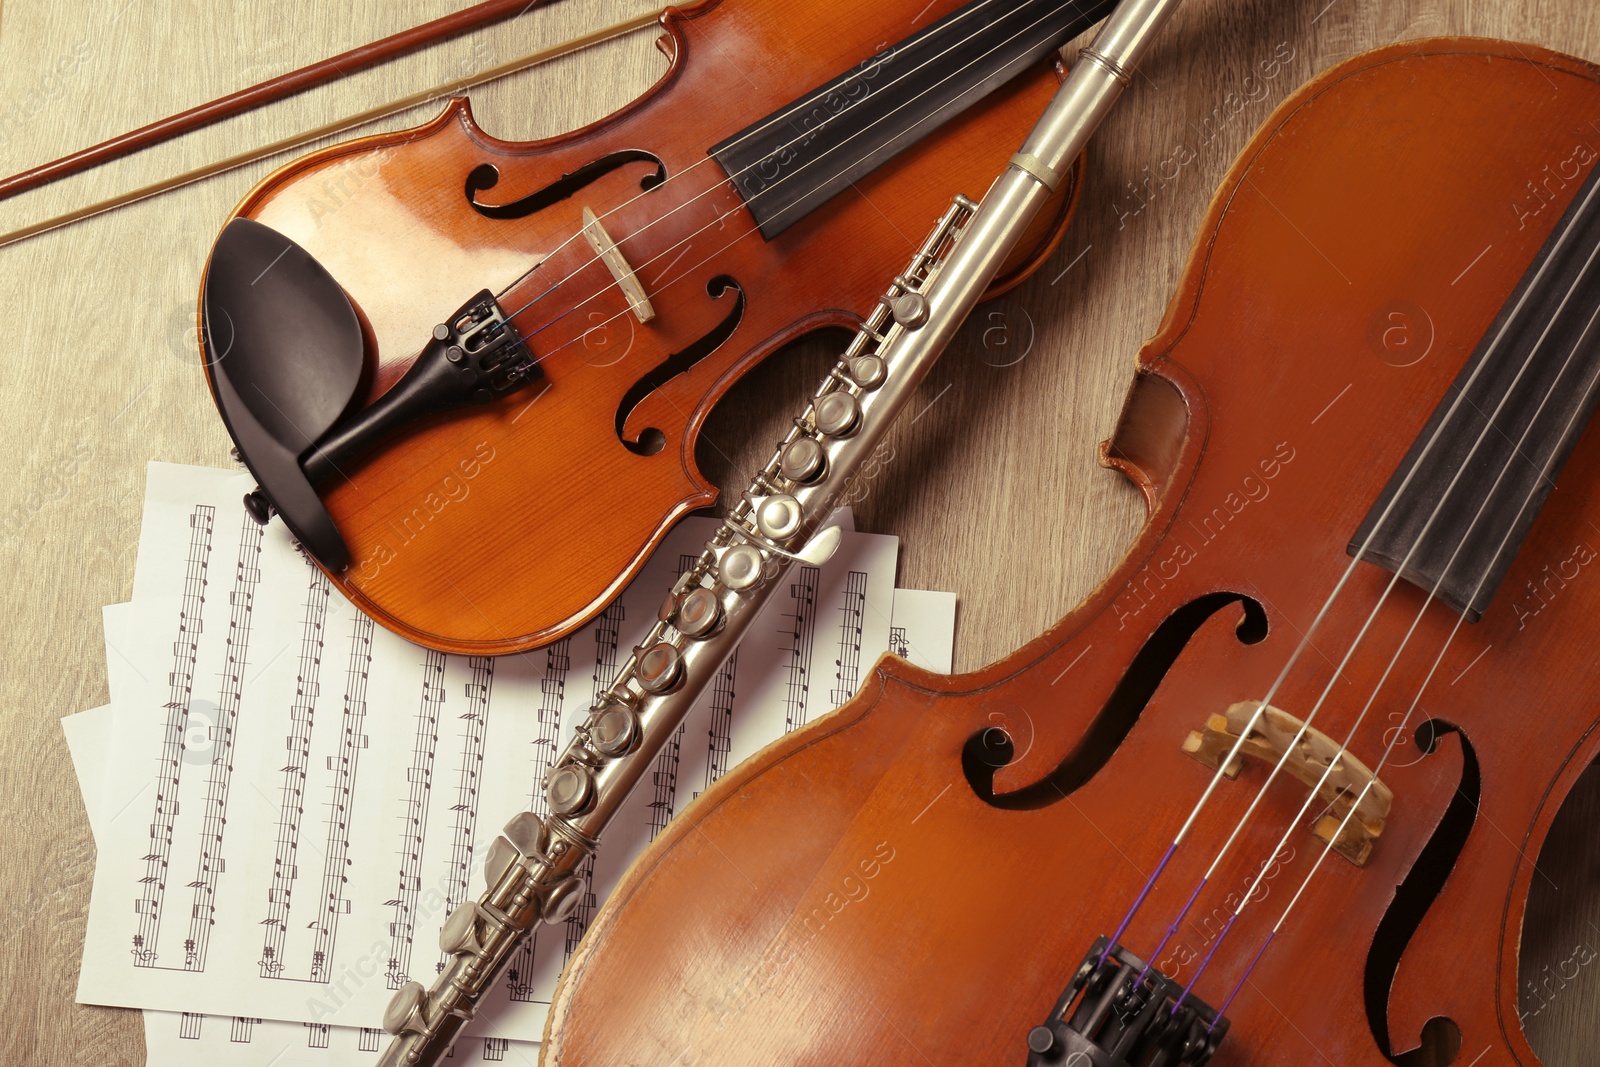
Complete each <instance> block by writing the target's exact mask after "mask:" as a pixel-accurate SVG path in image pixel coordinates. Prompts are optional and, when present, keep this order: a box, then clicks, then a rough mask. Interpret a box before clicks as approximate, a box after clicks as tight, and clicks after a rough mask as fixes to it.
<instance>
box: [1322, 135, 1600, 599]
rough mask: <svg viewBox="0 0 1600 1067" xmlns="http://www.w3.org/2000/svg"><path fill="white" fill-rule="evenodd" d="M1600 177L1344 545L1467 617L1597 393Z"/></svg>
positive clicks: (1532, 514) (1498, 575) (1535, 510)
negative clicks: (1428, 592) (1347, 542)
mask: <svg viewBox="0 0 1600 1067" xmlns="http://www.w3.org/2000/svg"><path fill="white" fill-rule="evenodd" d="M1597 178H1600V167H1597V168H1594V169H1591V171H1590V173H1589V176H1588V178H1587V179H1586V180H1585V182H1584V183H1583V186H1582V188H1580V189H1579V190H1578V192H1577V195H1575V196H1574V197H1573V198H1572V202H1571V204H1569V205H1568V207H1567V210H1566V213H1565V214H1564V215H1563V216H1562V218H1561V220H1560V221H1559V222H1558V223H1557V224H1556V227H1555V229H1554V230H1553V231H1552V233H1551V235H1550V237H1549V239H1548V240H1547V241H1546V242H1545V244H1544V247H1543V248H1541V249H1540V251H1539V254H1538V255H1537V256H1536V257H1535V258H1534V261H1533V263H1532V265H1531V266H1530V267H1529V268H1528V270H1527V272H1526V273H1525V274H1524V275H1523V277H1522V279H1521V281H1519V282H1518V283H1517V287H1516V289H1515V291H1513V292H1512V294H1511V297H1510V299H1508V300H1507V301H1506V303H1505V304H1504V306H1502V307H1501V309H1500V313H1499V314H1498V315H1497V316H1496V317H1495V321H1494V324H1493V325H1492V326H1490V328H1489V331H1488V333H1486V334H1485V335H1484V337H1483V340H1482V341H1480V342H1479V343H1478V348H1477V350H1476V351H1475V352H1474V353H1473V356H1472V358H1471V359H1470V360H1468V361H1467V364H1466V366H1465V367H1464V368H1462V370H1461V372H1460V374H1458V375H1457V376H1456V379H1455V381H1454V382H1452V383H1451V385H1450V388H1449V390H1448V391H1447V392H1446V393H1445V396H1444V398H1443V399H1442V400H1440V401H1439V404H1438V406H1437V407H1436V408H1435V409H1434V411H1433V415H1432V417H1431V418H1429V420H1428V423H1427V425H1426V426H1424V427H1423V429H1422V433H1421V434H1419V435H1418V437H1417V439H1416V440H1415V441H1414V442H1412V445H1411V448H1410V450H1409V451H1408V452H1407V453H1406V457H1405V459H1404V460H1402V461H1401V463H1400V466H1399V468H1398V469H1397V470H1396V471H1395V473H1394V475H1393V476H1392V477H1391V478H1390V479H1389V482H1388V484H1387V485H1386V486H1385V487H1384V491H1383V493H1382V495H1381V496H1380V497H1379V498H1378V502H1377V503H1376V504H1374V505H1373V506H1372V508H1371V510H1370V511H1368V512H1367V515H1366V517H1365V518H1364V519H1363V520H1362V522H1361V525H1360V527H1359V528H1358V529H1357V530H1356V534H1355V537H1354V538H1352V539H1351V541H1350V544H1349V547H1348V551H1349V553H1350V554H1351V555H1355V554H1356V553H1358V552H1360V553H1361V558H1362V559H1365V560H1368V561H1370V562H1373V563H1377V564H1378V565H1380V566H1382V567H1384V568H1385V569H1387V570H1389V571H1391V572H1394V571H1398V572H1399V573H1400V574H1401V576H1402V577H1404V578H1405V579H1406V580H1407V581H1409V582H1411V583H1413V584H1414V585H1417V586H1419V587H1421V588H1422V589H1424V590H1427V591H1430V592H1431V591H1434V590H1435V589H1436V588H1437V593H1436V595H1437V596H1438V598H1439V599H1440V600H1443V601H1444V602H1445V603H1447V604H1449V605H1450V606H1451V607H1453V608H1455V609H1456V610H1457V611H1460V612H1463V613H1465V615H1466V617H1467V620H1468V621H1469V622H1477V621H1478V619H1480V618H1481V617H1482V616H1483V612H1484V611H1485V609H1487V607H1488V606H1489V603H1490V601H1491V599H1492V598H1493V597H1494V594H1495V590H1496V589H1497V588H1499V586H1500V583H1501V581H1502V580H1503V579H1504V578H1505V575H1506V571H1507V569H1509V568H1510V566H1511V561H1512V559H1513V558H1515V556H1516V554H1517V549H1518V548H1519V547H1521V545H1522V541H1523V539H1524V538H1525V537H1526V536H1527V533H1528V529H1529V528H1530V527H1531V526H1532V525H1533V520H1534V519H1535V518H1536V517H1537V516H1538V514H1539V510H1540V508H1541V507H1542V506H1543V504H1544V501H1545V499H1546V498H1547V497H1548V496H1549V495H1550V490H1551V489H1553V488H1554V487H1555V482H1556V478H1557V477H1558V476H1559V475H1560V473H1561V468H1562V466H1563V465H1564V464H1565V463H1566V461H1567V457H1568V456H1569V455H1570V454H1571V452H1572V449H1573V446H1574V445H1576V444H1577V441H1578V436H1579V435H1580V434H1581V433H1582V432H1583V428H1584V426H1585V424H1586V423H1587V422H1588V421H1589V416H1590V415H1591V414H1592V413H1593V411H1594V407H1595V402H1596V399H1597V398H1600V184H1597ZM1391 502H1392V507H1391ZM1386 513H1387V514H1386ZM1369 538H1370V543H1368V539H1369ZM1363 544H1365V545H1366V547H1365V550H1364V551H1363V549H1362V546H1363Z"/></svg>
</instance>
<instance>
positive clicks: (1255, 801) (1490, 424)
mask: <svg viewBox="0 0 1600 1067" xmlns="http://www.w3.org/2000/svg"><path fill="white" fill-rule="evenodd" d="M1581 218H1582V209H1581V208H1580V210H1579V212H1577V213H1575V214H1574V215H1573V217H1572V220H1571V222H1570V223H1569V226H1568V232H1570V230H1571V228H1573V227H1575V226H1576V225H1577V223H1578V222H1579V221H1580V219H1581ZM1596 255H1600V245H1597V246H1596V248H1595V249H1594V250H1592V251H1591V252H1590V253H1589V257H1588V259H1586V260H1585V261H1584V264H1583V266H1582V267H1581V268H1580V269H1579V271H1578V273H1577V275H1576V276H1575V277H1574V279H1573V282H1572V284H1571V286H1569V287H1568V289H1567V291H1566V293H1565V294H1564V295H1563V296H1562V299H1561V301H1560V303H1559V304H1558V305H1557V307H1556V309H1555V310H1554V311H1553V312H1552V313H1551V315H1550V318H1549V320H1548V321H1547V322H1546V323H1545V325H1544V328H1543V330H1541V331H1540V333H1539V336H1538V337H1537V338H1536V340H1535V342H1534V344H1533V346H1532V347H1531V348H1530V350H1529V352H1528V356H1527V358H1526V359H1524V361H1523V363H1522V366H1521V367H1519V368H1518V370H1517V374H1516V377H1515V378H1514V379H1513V380H1512V382H1511V384H1510V385H1509V386H1508V387H1507V389H1506V391H1505V392H1504V393H1503V394H1502V395H1501V397H1500V399H1499V402H1498V403H1497V404H1496V405H1495V409H1494V412H1493V413H1492V414H1491V415H1490V416H1489V417H1488V418H1487V420H1486V421H1485V425H1484V428H1483V430H1482V431H1481V432H1480V433H1479V435H1478V439H1477V440H1476V441H1475V442H1474V443H1473V446H1472V449H1471V451H1469V452H1468V453H1467V456H1466V458H1465V459H1464V460H1462V465H1461V466H1460V467H1459V468H1458V469H1457V470H1456V473H1455V475H1454V476H1453V477H1452V478H1451V480H1450V483H1449V484H1448V485H1447V486H1446V487H1445V490H1444V492H1443V493H1442V494H1441V495H1440V497H1439V500H1438V501H1437V503H1435V505H1434V508H1433V511H1432V513H1431V514H1430V515H1429V516H1428V520H1427V522H1426V523H1425V524H1424V525H1423V527H1422V529H1421V531H1419V532H1418V534H1417V537H1416V540H1415V541H1414V542H1413V543H1412V546H1411V548H1410V549H1409V550H1408V551H1407V553H1406V556H1405V558H1404V559H1403V560H1401V562H1400V565H1399V566H1398V567H1397V568H1396V569H1395V570H1394V573H1393V574H1392V575H1391V577H1390V579H1389V582H1388V584H1387V585H1386V586H1385V587H1384V591H1383V594H1382V596H1380V597H1379V599H1378V601H1377V603H1376V604H1374V605H1373V607H1372V609H1371V611H1370V612H1369V613H1368V615H1367V618H1366V621H1365V622H1364V623H1363V625H1362V627H1361V629H1360V631H1359V632H1358V633H1357V635H1356V637H1355V639H1354V640H1353V641H1352V643H1351V645H1350V647H1349V649H1347V650H1346V652H1345V655H1344V658H1343V659H1342V660H1341V661H1340V663H1339V665H1338V667H1337V668H1335V670H1334V673H1333V675H1332V676H1331V677H1330V678H1329V680H1328V683H1327V685H1326V686H1325V687H1324V688H1323V690H1322V693H1321V694H1320V695H1319V696H1318V698H1317V701H1316V703H1315V704H1314V705H1313V706H1312V708H1311V712H1310V714H1308V715H1307V716H1306V718H1305V720H1304V722H1303V723H1302V724H1301V726H1300V728H1299V730H1298V731H1297V732H1296V733H1295V735H1294V737H1293V739H1292V740H1291V741H1290V743H1289V744H1288V745H1287V746H1285V748H1284V751H1283V753H1282V755H1280V756H1279V758H1278V760H1277V761H1276V763H1275V764H1274V766H1273V768H1272V771H1271V772H1270V773H1269V774H1268V775H1267V779H1266V781H1265V782H1264V783H1263V784H1262V785H1261V787H1260V788H1259V789H1258V790H1257V791H1256V793H1255V795H1254V796H1253V797H1252V798H1251V801H1250V804H1249V806H1248V808H1247V809H1246V810H1245V812H1244V814H1243V815H1242V816H1241V817H1240V819H1239V821H1238V822H1237V824H1235V826H1234V829H1233V831H1232V833H1231V834H1230V835H1229V837H1228V838H1227V840H1226V842H1225V843H1224V844H1223V846H1222V848H1221V849H1220V850H1219V852H1218V853H1217V855H1216V857H1215V858H1214V859H1213V861H1212V863H1211V865H1210V867H1209V868H1208V869H1207V870H1206V873H1205V875H1204V876H1203V877H1202V878H1201V879H1200V883H1199V885H1197V886H1196V887H1195V891H1194V892H1193V893H1191V894H1190V896H1189V899H1188V901H1187V902H1186V903H1185V904H1184V905H1183V908H1182V909H1181V910H1180V911H1179V912H1178V914H1177V915H1176V916H1175V917H1174V918H1173V920H1172V922H1171V923H1170V924H1169V925H1168V927H1167V930H1166V933H1165V934H1164V936H1163V937H1162V939H1161V942H1160V945H1159V946H1158V947H1157V949H1156V951H1155V952H1154V953H1152V954H1151V959H1152V962H1151V963H1147V964H1146V965H1145V967H1144V970H1143V971H1141V972H1140V975H1139V980H1140V981H1143V980H1144V978H1145V976H1146V975H1148V974H1149V972H1150V970H1151V968H1152V967H1153V966H1154V960H1155V959H1156V958H1158V957H1159V956H1160V954H1161V952H1162V951H1163V950H1165V948H1166V945H1167V943H1168V941H1170V939H1171V938H1172V937H1173V936H1175V935H1176V933H1177V931H1178V928H1179V925H1180V924H1181V923H1182V921H1183V918H1184V917H1185V916H1186V915H1187V914H1188V913H1189V910H1190V908H1192V907H1193V905H1194V902H1195V900H1196V899H1197V898H1198V897H1199V895H1200V890H1201V889H1203V888H1204V887H1205V884H1206V882H1207V881H1208V880H1209V879H1210V878H1211V876H1212V875H1213V874H1214V873H1215V872H1216V869H1217V867H1218V866H1219V865H1220V864H1221V862H1222V859H1223V857H1224V856H1226V855H1227V853H1228V852H1229V850H1230V849H1231V848H1232V846H1233V844H1234V842H1235V841H1236V840H1237V838H1238V836H1239V834H1240V833H1241V832H1242V831H1243V829H1244V827H1245V826H1246V825H1247V824H1248V823H1249V821H1250V819H1251V817H1252V816H1253V815H1254V814H1255V812H1256V810H1257V808H1258V807H1259V806H1260V804H1261V802H1262V801H1263V800H1264V799H1265V797H1266V794H1267V790H1268V789H1270V788H1271V786H1272V783H1273V781H1275V780H1276V778H1277V776H1278V774H1279V773H1280V772H1281V771H1282V769H1283V768H1284V767H1285V766H1287V764H1288V761H1289V760H1290V759H1291V758H1292V756H1293V753H1294V750H1295V746H1297V745H1298V744H1299V743H1300V740H1301V739H1302V738H1303V737H1304V736H1305V734H1306V731H1308V730H1309V729H1310V728H1311V724H1312V721H1313V720H1314V719H1315V718H1316V715H1317V713H1318V711H1319V710H1320V709H1321V708H1322V706H1323V703H1324V702H1325V700H1326V699H1327V697H1328V695H1329V693H1330V692H1331V691H1332V689H1333V685H1334V683H1335V682H1336V681H1337V680H1338V678H1339V677H1340V676H1342V674H1343V672H1344V669H1345V667H1346V666H1347V665H1348V664H1349V662H1350V660H1351V658H1352V656H1353V655H1354V653H1355V651H1356V649H1357V647H1358V646H1359V645H1360V644H1361V642H1362V641H1363V640H1364V639H1365V637H1366V635H1367V632H1368V631H1369V629H1370V628H1371V626H1372V624H1373V622H1374V621H1375V620H1376V618H1377V616H1378V614H1379V612H1380V611H1381V610H1382V608H1383V606H1384V605H1385V603H1386V602H1387V601H1388V599H1389V595H1390V594H1391V593H1392V592H1393V591H1394V589H1395V587H1396V585H1397V584H1398V583H1399V579H1400V576H1401V575H1402V574H1403V573H1404V572H1405V569H1406V567H1407V566H1408V565H1409V563H1410V561H1411V558H1412V556H1413V555H1414V554H1415V552H1416V550H1417V548H1418V547H1420V545H1421V544H1422V542H1423V540H1424V539H1425V538H1426V537H1427V535H1428V531H1429V530H1430V529H1431V528H1432V526H1433V523H1434V521H1435V520H1436V519H1437V518H1438V516H1439V515H1440V514H1441V512H1442V511H1443V508H1444V504H1445V501H1446V500H1448V499H1449V497H1450V495H1451V493H1452V492H1454V490H1455V487H1456V485H1457V483H1458V482H1459V481H1460V479H1461V476H1462V475H1463V474H1464V473H1465V472H1466V464H1467V463H1469V462H1470V461H1471V460H1472V457H1473V456H1475V455H1476V454H1477V451H1478V448H1479V447H1480V446H1481V445H1482V444H1483V442H1484V441H1485V440H1486V439H1487V438H1488V434H1489V431H1490V430H1491V429H1494V428H1495V425H1494V420H1495V419H1496V418H1497V417H1498V416H1499V414H1500V411H1501V409H1502V408H1503V407H1504V406H1505V404H1506V402H1507V401H1508V400H1509V398H1510V395H1511V392H1512V390H1514V389H1515V388H1516V386H1517V384H1518V383H1519V382H1521V380H1522V377H1523V375H1524V374H1525V373H1526V372H1527V370H1528V369H1529V367H1530V366H1531V365H1532V362H1533V359H1534V357H1535V356H1536V355H1537V354H1538V352H1539V350H1540V348H1542V347H1543V345H1544V342H1545V340H1546V339H1547V338H1548V337H1549V335H1550V331H1551V330H1552V329H1553V328H1554V326H1555V322H1556V320H1557V319H1558V318H1559V317H1560V315H1561V313H1562V312H1563V311H1564V310H1565V309H1566V306H1567V304H1568V302H1569V301H1570V300H1571V299H1572V297H1573V295H1574V293H1576V291H1577V289H1578V287H1579V286H1580V285H1581V284H1582V283H1583V278H1584V275H1585V274H1586V273H1587V272H1588V270H1589V268H1590V267H1591V266H1593V264H1594V262H1595V257H1596ZM1553 259H1554V255H1552V256H1551V257H1550V259H1547V260H1546V263H1547V264H1548V263H1549V262H1551V261H1552V260H1553ZM1532 288H1533V286H1530V287H1529V289H1530V290H1531V289H1532ZM1508 322H1509V320H1508ZM1586 330H1587V327H1586ZM1580 342H1581V335H1580ZM1575 354H1576V348H1574V349H1573V350H1572V351H1569V352H1568V354H1567V357H1566V360H1565V361H1564V362H1563V364H1562V367H1561V372H1562V373H1565V371H1566V369H1567V368H1568V367H1569V366H1570V365H1571V361H1572V358H1573V356H1574V355H1575ZM1485 362H1487V360H1486V361H1485ZM1558 378H1559V375H1558ZM1469 384H1470V383H1469ZM1553 393H1554V386H1552V387H1551V389H1550V390H1547V391H1546V393H1545V395H1544V397H1543V398H1542V399H1541V401H1540V404H1539V407H1538V409H1537V411H1536V413H1535V417H1537V413H1538V412H1542V411H1543V410H1544V406H1545V404H1546V403H1548V401H1549V399H1550V397H1551V395H1553ZM1461 395H1462V396H1465V395H1466V389H1463V390H1462V393H1461ZM1474 409H1475V410H1477V409H1476V406H1475V405H1474ZM1479 414H1480V415H1481V414H1482V412H1481V411H1479ZM1531 429H1532V424H1531V423H1530V425H1529V427H1527V428H1526V429H1524V431H1523V437H1522V440H1520V441H1519V442H1518V443H1517V445H1516V446H1514V448H1513V451H1512V453H1511V455H1510V457H1508V459H1507V462H1506V465H1505V467H1503V468H1502V470H1501V472H1500V475H1499V477H1497V478H1496V480H1495V487H1498V486H1499V484H1500V482H1501V481H1502V480H1503V479H1504V477H1505V474H1506V473H1507V472H1508V471H1509V470H1510V469H1511V466H1512V465H1513V464H1514V463H1515V462H1516V460H1517V457H1518V456H1519V455H1521V452H1520V446H1521V444H1522V442H1523V441H1525V440H1526V438H1527V434H1528V432H1530V431H1531ZM1419 463H1420V460H1419ZM1413 469H1415V468H1413ZM1491 492H1492V490H1491ZM1396 496H1397V497H1398V493H1397V494H1396ZM1487 503H1488V501H1487V498H1485V500H1484V502H1483V503H1482V504H1480V505H1479V509H1478V513H1477V514H1476V515H1474V517H1473V520H1472V523H1471V524H1469V526H1468V527H1467V530H1466V533H1465V534H1464V535H1463V537H1462V541H1461V542H1460V543H1459V544H1458V545H1457V547H1456V549H1455V552H1454V553H1452V555H1451V561H1452V562H1453V561H1454V559H1455V558H1456V555H1458V554H1459V553H1460V551H1461V549H1462V548H1463V547H1464V546H1465V543H1466V539H1467V538H1468V537H1470V536H1471V533H1472V530H1473V528H1474V527H1475V526H1476V524H1477V522H1478V519H1479V518H1481V517H1482V514H1483V511H1484V509H1485V508H1486V507H1487ZM1369 541H1370V537H1369ZM1446 570H1448V564H1447V567H1446ZM1442 583H1443V575H1441V577H1440V579H1439V580H1438V581H1437V582H1435V584H1434V590H1433V592H1430V594H1429V596H1428V599H1427V600H1425V601H1424V603H1423V611H1426V609H1427V605H1428V603H1429V602H1430V601H1431V600H1432V599H1433V595H1434V593H1436V592H1437V590H1438V589H1439V587H1440V586H1441V585H1442ZM1420 622H1421V613H1419V614H1418V617H1417V619H1416V620H1415V621H1414V622H1413V623H1412V627H1411V631H1409V632H1408V634H1407V638H1406V641H1409V640H1410V633H1412V632H1415V629H1416V626H1417V625H1418V624H1419V623H1420ZM1404 647H1405V643H1404V642H1403V643H1402V645H1401V647H1400V648H1399V649H1397V650H1396V652H1395V654H1394V657H1393V658H1392V659H1391V661H1390V663H1389V667H1388V668H1387V669H1386V670H1385V671H1384V676H1383V677H1384V678H1385V679H1386V678H1387V677H1388V674H1389V670H1392V668H1393V667H1394V664H1395V662H1396V661H1397V660H1398V658H1399V656H1400V653H1401V652H1402V651H1404ZM1379 685H1380V687H1381V685H1382V680H1380V682H1379ZM1376 695H1377V694H1376V692H1375V693H1374V694H1373V698H1374V699H1375V698H1376ZM1368 707H1370V701H1369V704H1368ZM1263 713H1264V709H1263V708H1262V707H1258V708H1257V709H1256V712H1255V714H1254V715H1252V717H1251V720H1250V725H1249V727H1247V728H1246V729H1245V730H1244V731H1242V732H1241V734H1240V736H1239V739H1238V741H1236V742H1235V745H1234V749H1233V751H1235V752H1236V751H1237V750H1238V749H1239V747H1241V746H1242V744H1243V742H1244V741H1245V740H1246V739H1247V738H1248V736H1249V734H1250V731H1251V730H1253V729H1254V725H1255V723H1256V722H1257V721H1259V719H1260V717H1261V716H1262V714H1263ZM1362 715H1363V717H1364V716H1365V709H1364V710H1363V713H1362ZM1231 758H1232V754H1231V753H1230V758H1229V762H1231ZM1227 765H1228V763H1227V762H1225V763H1223V764H1222V765H1221V766H1220V767H1219V770H1221V769H1224V768H1226V766H1227ZM1327 773H1330V772H1329V771H1325V772H1324V777H1326V775H1327ZM1312 796H1315V793H1313V794H1312ZM1308 803H1309V801H1308ZM1291 825H1292V824H1291ZM1285 836H1287V835H1285ZM1280 847H1281V846H1280ZM1219 940H1220V939H1219ZM1214 949H1215V946H1213V951H1214ZM1208 958H1209V955H1208Z"/></svg>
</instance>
